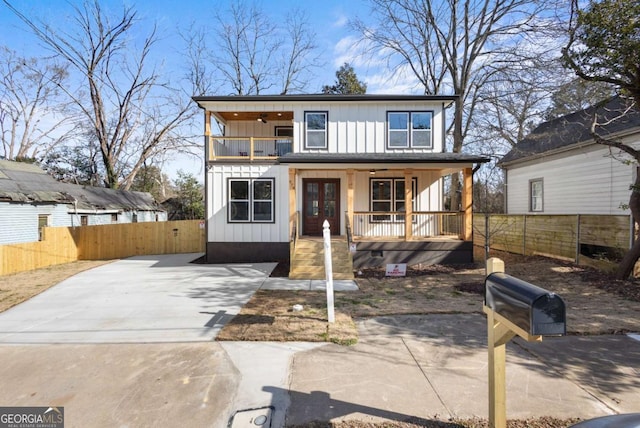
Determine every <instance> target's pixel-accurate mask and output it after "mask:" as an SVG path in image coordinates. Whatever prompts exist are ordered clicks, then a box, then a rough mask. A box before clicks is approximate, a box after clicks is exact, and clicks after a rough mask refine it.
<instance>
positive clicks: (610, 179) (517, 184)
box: [506, 144, 635, 214]
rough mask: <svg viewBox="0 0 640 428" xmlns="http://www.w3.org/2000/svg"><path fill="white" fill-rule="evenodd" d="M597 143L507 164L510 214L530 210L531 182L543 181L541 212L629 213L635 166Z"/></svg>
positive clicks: (524, 212) (622, 156) (508, 210)
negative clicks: (527, 160) (515, 163)
mask: <svg viewBox="0 0 640 428" xmlns="http://www.w3.org/2000/svg"><path fill="white" fill-rule="evenodd" d="M621 159H625V156H624V155H622V154H620V153H617V151H616V153H613V156H612V154H611V153H610V151H609V149H608V148H606V147H603V146H600V145H597V144H592V145H588V146H585V147H581V148H576V149H573V150H570V151H566V152H563V153H558V154H555V155H550V156H546V157H542V158H539V159H536V160H532V161H529V162H523V163H519V164H517V165H512V166H508V167H507V168H508V169H507V171H506V182H507V213H509V214H526V213H531V210H530V206H529V204H530V201H529V198H530V195H529V183H530V181H531V180H535V179H542V180H543V211H542V212H541V214H628V210H624V209H622V208H621V204H627V203H628V202H629V186H630V185H631V184H632V183H633V179H634V169H635V166H634V165H628V164H625V163H623V162H621Z"/></svg>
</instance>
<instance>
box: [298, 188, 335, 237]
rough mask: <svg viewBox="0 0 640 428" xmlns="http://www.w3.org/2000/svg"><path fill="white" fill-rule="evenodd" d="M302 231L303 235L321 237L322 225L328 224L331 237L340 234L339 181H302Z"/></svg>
mask: <svg viewBox="0 0 640 428" xmlns="http://www.w3.org/2000/svg"><path fill="white" fill-rule="evenodd" d="M302 185H303V192H304V193H303V197H304V200H303V205H304V206H303V210H302V211H303V213H302V222H303V223H302V230H303V232H302V233H303V234H304V235H310V236H322V223H324V221H325V220H327V221H328V222H329V227H330V228H331V234H332V235H339V234H340V180H337V179H315V178H314V179H311V178H309V179H304V180H303V181H302Z"/></svg>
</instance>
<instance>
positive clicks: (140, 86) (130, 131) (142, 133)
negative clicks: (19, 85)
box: [3, 0, 193, 189]
mask: <svg viewBox="0 0 640 428" xmlns="http://www.w3.org/2000/svg"><path fill="white" fill-rule="evenodd" d="M3 1H4V3H5V4H6V5H7V7H8V8H9V9H10V10H11V11H12V12H13V13H15V14H16V15H17V16H18V17H19V18H20V19H21V20H22V21H23V22H24V23H25V24H27V25H28V26H29V28H30V29H31V30H32V31H33V33H34V34H35V35H36V36H37V37H38V38H39V39H40V41H41V42H42V43H43V44H44V45H45V46H46V47H47V48H48V49H49V50H51V51H52V52H53V53H54V54H56V55H58V56H59V57H60V58H61V59H62V60H64V61H65V62H66V63H67V64H68V65H69V69H70V72H71V73H75V75H76V76H79V77H80V78H81V79H82V80H83V87H84V88H85V90H84V91H79V90H76V89H72V88H69V87H62V86H61V88H62V89H64V90H65V92H66V94H67V96H69V97H70V99H72V100H73V102H74V103H75V105H76V106H77V107H78V108H79V109H80V111H81V112H82V114H83V115H84V117H85V118H86V120H87V121H88V122H89V123H90V124H91V129H92V130H93V134H94V135H93V138H95V139H96V140H97V141H98V143H99V147H100V154H101V158H102V163H103V164H104V171H105V177H104V182H105V184H106V185H107V186H108V187H112V188H118V187H122V188H124V189H128V188H129V186H130V185H131V184H132V182H133V179H134V178H135V175H136V174H137V172H138V171H139V169H140V168H141V167H142V166H143V165H144V163H145V161H146V160H148V159H152V158H153V157H154V156H157V155H161V154H162V153H165V152H166V151H170V150H176V149H178V148H179V147H181V146H182V144H183V142H182V139H181V138H180V137H179V136H178V135H176V133H175V132H174V131H175V130H177V129H178V127H179V126H180V125H181V124H183V123H185V122H186V121H187V120H189V118H190V117H191V115H193V106H191V103H190V102H189V100H188V99H187V100H183V99H182V98H183V97H182V94H180V93H179V92H178V91H177V90H175V89H172V88H171V87H170V86H169V85H168V84H166V83H163V82H160V79H159V76H158V74H157V73H156V70H155V68H154V67H152V66H150V65H149V64H148V63H149V62H150V54H151V51H152V48H153V46H154V44H155V42H156V34H155V28H154V29H153V30H152V31H151V32H150V34H149V35H148V36H147V37H146V38H145V39H144V40H143V42H142V45H141V47H140V48H139V49H137V50H136V49H135V48H134V47H133V46H131V44H130V43H129V40H130V39H131V38H132V37H133V33H134V32H135V31H136V30H137V27H136V24H137V23H138V18H137V13H136V11H135V10H133V9H132V8H130V7H124V8H123V9H122V12H121V13H120V14H119V15H117V16H115V17H112V16H110V15H109V14H108V13H106V12H105V11H104V10H103V9H102V6H101V4H100V2H99V1H98V0H88V1H86V2H85V3H83V4H82V6H73V14H72V20H71V22H69V23H65V27H63V28H62V27H60V28H56V27H54V26H52V25H51V24H49V23H46V22H43V21H41V20H36V19H32V18H29V17H27V16H25V15H23V14H22V13H21V12H20V11H18V10H17V9H16V8H15V7H14V6H12V5H11V4H10V3H9V2H8V1H7V0H3ZM176 100H177V102H176Z"/></svg>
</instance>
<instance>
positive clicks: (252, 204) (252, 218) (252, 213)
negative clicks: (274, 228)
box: [226, 177, 276, 224]
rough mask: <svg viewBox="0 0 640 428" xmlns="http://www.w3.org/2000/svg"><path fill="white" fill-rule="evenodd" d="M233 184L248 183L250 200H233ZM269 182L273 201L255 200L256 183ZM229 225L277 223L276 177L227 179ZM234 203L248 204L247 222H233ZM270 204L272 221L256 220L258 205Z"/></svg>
mask: <svg viewBox="0 0 640 428" xmlns="http://www.w3.org/2000/svg"><path fill="white" fill-rule="evenodd" d="M233 182H246V183H248V189H247V191H248V198H247V199H231V183H233ZM257 182H258V183H260V182H269V183H271V199H256V198H255V196H256V195H255V193H254V192H255V183H257ZM226 201H227V223H229V224H254V223H257V224H272V223H275V222H276V179H275V178H274V177H256V178H246V177H229V178H227V195H226ZM234 201H239V202H246V203H247V219H246V220H232V217H233V215H232V207H233V205H232V203H233V202H234ZM266 202H269V203H270V204H271V210H270V217H271V218H270V219H269V220H256V211H257V210H256V204H264V203H266Z"/></svg>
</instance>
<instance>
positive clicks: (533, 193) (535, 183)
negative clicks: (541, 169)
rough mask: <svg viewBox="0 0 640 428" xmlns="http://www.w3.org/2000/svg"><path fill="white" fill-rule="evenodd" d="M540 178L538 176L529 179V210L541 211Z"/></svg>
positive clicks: (541, 190) (541, 188) (541, 189)
mask: <svg viewBox="0 0 640 428" xmlns="http://www.w3.org/2000/svg"><path fill="white" fill-rule="evenodd" d="M542 184H543V182H542V179H541V178H538V179H535V180H531V181H529V211H533V212H536V211H537V212H542V211H543V204H542V201H543V200H542V198H543V187H542Z"/></svg>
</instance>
